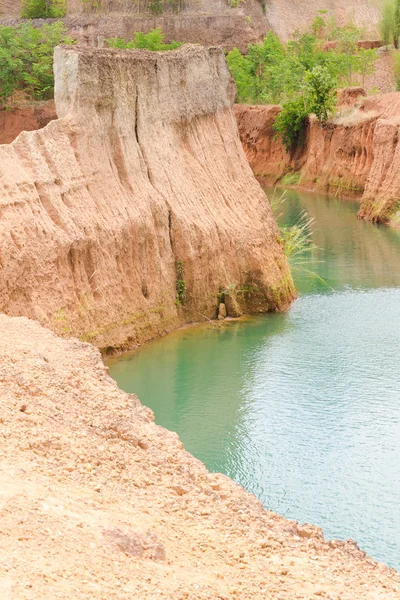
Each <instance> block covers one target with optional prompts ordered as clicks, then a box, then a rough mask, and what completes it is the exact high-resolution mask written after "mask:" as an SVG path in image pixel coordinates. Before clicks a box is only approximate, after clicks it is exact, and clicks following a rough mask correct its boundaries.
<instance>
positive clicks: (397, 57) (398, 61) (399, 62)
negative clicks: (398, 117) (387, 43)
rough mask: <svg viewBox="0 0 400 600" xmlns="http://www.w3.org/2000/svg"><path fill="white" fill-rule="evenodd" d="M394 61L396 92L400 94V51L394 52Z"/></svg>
mask: <svg viewBox="0 0 400 600" xmlns="http://www.w3.org/2000/svg"><path fill="white" fill-rule="evenodd" d="M392 61H393V73H394V80H395V83H396V90H397V91H398V92H400V51H399V50H394V51H393V52H392Z"/></svg>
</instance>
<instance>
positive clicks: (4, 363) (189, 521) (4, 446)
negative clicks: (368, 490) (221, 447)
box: [0, 315, 400, 600]
mask: <svg viewBox="0 0 400 600" xmlns="http://www.w3.org/2000/svg"><path fill="white" fill-rule="evenodd" d="M0 400H1V401H0V435H1V439H2V442H1V456H0V480H1V485H0V489H1V494H0V499H1V502H0V513H1V524H2V527H1V551H0V554H1V564H2V569H1V573H0V592H1V594H0V596H1V598H2V600H37V599H39V598H40V600H47V599H48V600H54V599H55V598H73V599H74V600H81V599H82V600H83V599H96V600H100V599H103V598H104V599H107V600H125V599H126V600H128V599H129V600H131V599H132V598H143V599H146V600H154V599H157V600H159V599H160V598H161V599H165V600H170V599H172V598H173V599H174V600H184V599H186V598H190V599H191V600H217V599H222V598H224V599H226V600H231V599H233V598H239V599H241V600H252V599H257V600H277V599H278V598H279V599H281V600H296V599H303V600H311V599H315V600H317V599H319V598H325V599H326V600H339V599H340V600H361V599H362V600H397V599H398V598H399V593H400V578H399V576H398V574H397V573H396V572H395V571H394V570H393V569H388V568H387V567H385V566H384V565H382V564H379V563H376V562H375V561H373V560H372V559H370V558H368V557H366V555H365V553H364V552H362V551H361V550H360V549H359V548H358V547H357V546H356V544H355V543H354V542H351V541H347V542H339V541H330V542H326V541H325V540H324V538H323V536H322V532H321V530H320V529H319V528H317V527H313V526H311V525H303V526H301V525H299V524H298V523H296V522H295V521H288V520H285V519H283V518H282V517H279V516H278V515H276V514H274V513H272V512H269V511H265V510H264V509H263V507H262V506H261V504H260V502H258V501H257V500H256V498H255V497H254V496H252V495H251V494H249V493H247V492H245V491H244V490H243V489H242V488H241V487H240V486H238V485H236V484H235V483H234V482H233V481H231V480H229V479H228V478H227V477H225V476H223V475H219V474H211V473H208V471H207V470H206V468H205V467H204V465H203V464H202V463H200V462H199V461H198V460H196V459H195V458H193V456H191V455H190V454H188V453H187V452H186V451H185V450H184V449H183V447H182V444H181V442H180V441H179V439H178V437H177V435H176V434H174V433H171V432H169V431H167V430H165V429H163V428H162V427H159V426H157V425H155V424H154V422H153V416H152V413H151V411H150V410H149V409H147V408H145V407H143V406H142V405H141V404H140V402H139V401H138V400H137V398H136V397H135V396H132V395H129V394H125V393H124V392H122V391H120V390H119V389H118V387H117V385H116V383H115V382H114V381H113V380H112V379H111V378H110V377H109V376H108V374H107V370H106V367H105V366H104V365H103V363H102V360H101V357H100V353H99V352H98V351H97V350H96V349H95V348H94V347H93V346H92V345H90V344H85V343H82V342H79V341H78V340H73V339H71V340H66V339H61V338H59V337H57V336H56V335H55V334H54V333H53V332H51V331H50V330H48V329H45V328H43V327H41V326H40V325H39V324H38V323H35V322H33V321H29V320H28V319H26V318H24V317H18V318H11V317H7V316H5V315H0Z"/></svg>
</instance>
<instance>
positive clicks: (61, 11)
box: [21, 0, 67, 19]
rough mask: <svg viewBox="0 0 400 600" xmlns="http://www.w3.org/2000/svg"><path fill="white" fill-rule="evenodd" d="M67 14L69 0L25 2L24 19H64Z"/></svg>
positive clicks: (29, 0) (27, 0) (22, 11)
mask: <svg viewBox="0 0 400 600" xmlns="http://www.w3.org/2000/svg"><path fill="white" fill-rule="evenodd" d="M66 12H67V0H23V2H22V7H21V18H22V19H47V18H56V19H59V18H62V17H65V14H66Z"/></svg>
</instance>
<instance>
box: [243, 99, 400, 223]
mask: <svg viewBox="0 0 400 600" xmlns="http://www.w3.org/2000/svg"><path fill="white" fill-rule="evenodd" d="M354 102H356V99H355V100H354ZM279 110H280V109H279V107H278V106H245V105H237V106H236V107H235V114H236V118H237V122H238V126H239V131H240V136H241V140H242V143H243V146H244V149H245V152H246V155H247V158H248V160H249V162H250V165H251V166H252V169H253V171H254V173H255V174H256V175H257V177H259V178H260V179H266V180H267V181H270V182H277V181H279V180H280V179H281V178H282V176H284V175H285V173H287V172H296V173H298V175H299V179H300V185H301V186H303V187H305V188H314V189H322V190H325V191H329V193H333V194H338V195H340V196H350V197H354V198H358V199H360V201H361V208H360V212H359V215H360V216H361V217H363V218H366V219H369V220H372V221H380V222H384V223H388V224H390V225H393V226H395V227H399V226H400V202H399V198H400V177H399V166H398V165H399V145H398V140H399V120H398V115H399V114H400V94H399V93H389V94H382V95H381V96H379V97H371V98H365V99H362V100H361V101H358V103H356V104H355V105H354V106H353V107H348V111H347V114H346V113H345V114H344V116H341V117H340V116H339V117H337V118H335V119H333V120H331V121H329V122H327V123H319V122H318V121H317V120H316V119H312V120H311V122H310V125H309V127H308V129H307V132H306V135H305V139H304V142H303V144H302V145H301V146H300V147H299V148H298V149H297V150H296V151H295V152H294V153H292V154H291V155H289V154H288V153H286V151H285V149H284V147H283V145H282V144H281V142H280V140H279V139H277V138H276V135H275V134H274V131H273V128H272V126H273V123H274V120H275V117H276V115H277V114H278V113H279ZM346 110H347V109H346Z"/></svg>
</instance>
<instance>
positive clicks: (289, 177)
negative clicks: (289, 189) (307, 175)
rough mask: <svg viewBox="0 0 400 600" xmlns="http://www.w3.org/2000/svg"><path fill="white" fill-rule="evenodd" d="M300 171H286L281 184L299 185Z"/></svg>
mask: <svg viewBox="0 0 400 600" xmlns="http://www.w3.org/2000/svg"><path fill="white" fill-rule="evenodd" d="M300 176H301V174H300V173H296V172H293V171H291V172H290V173H286V175H284V176H283V177H282V179H281V181H280V184H281V185H298V183H299V182H300Z"/></svg>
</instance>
